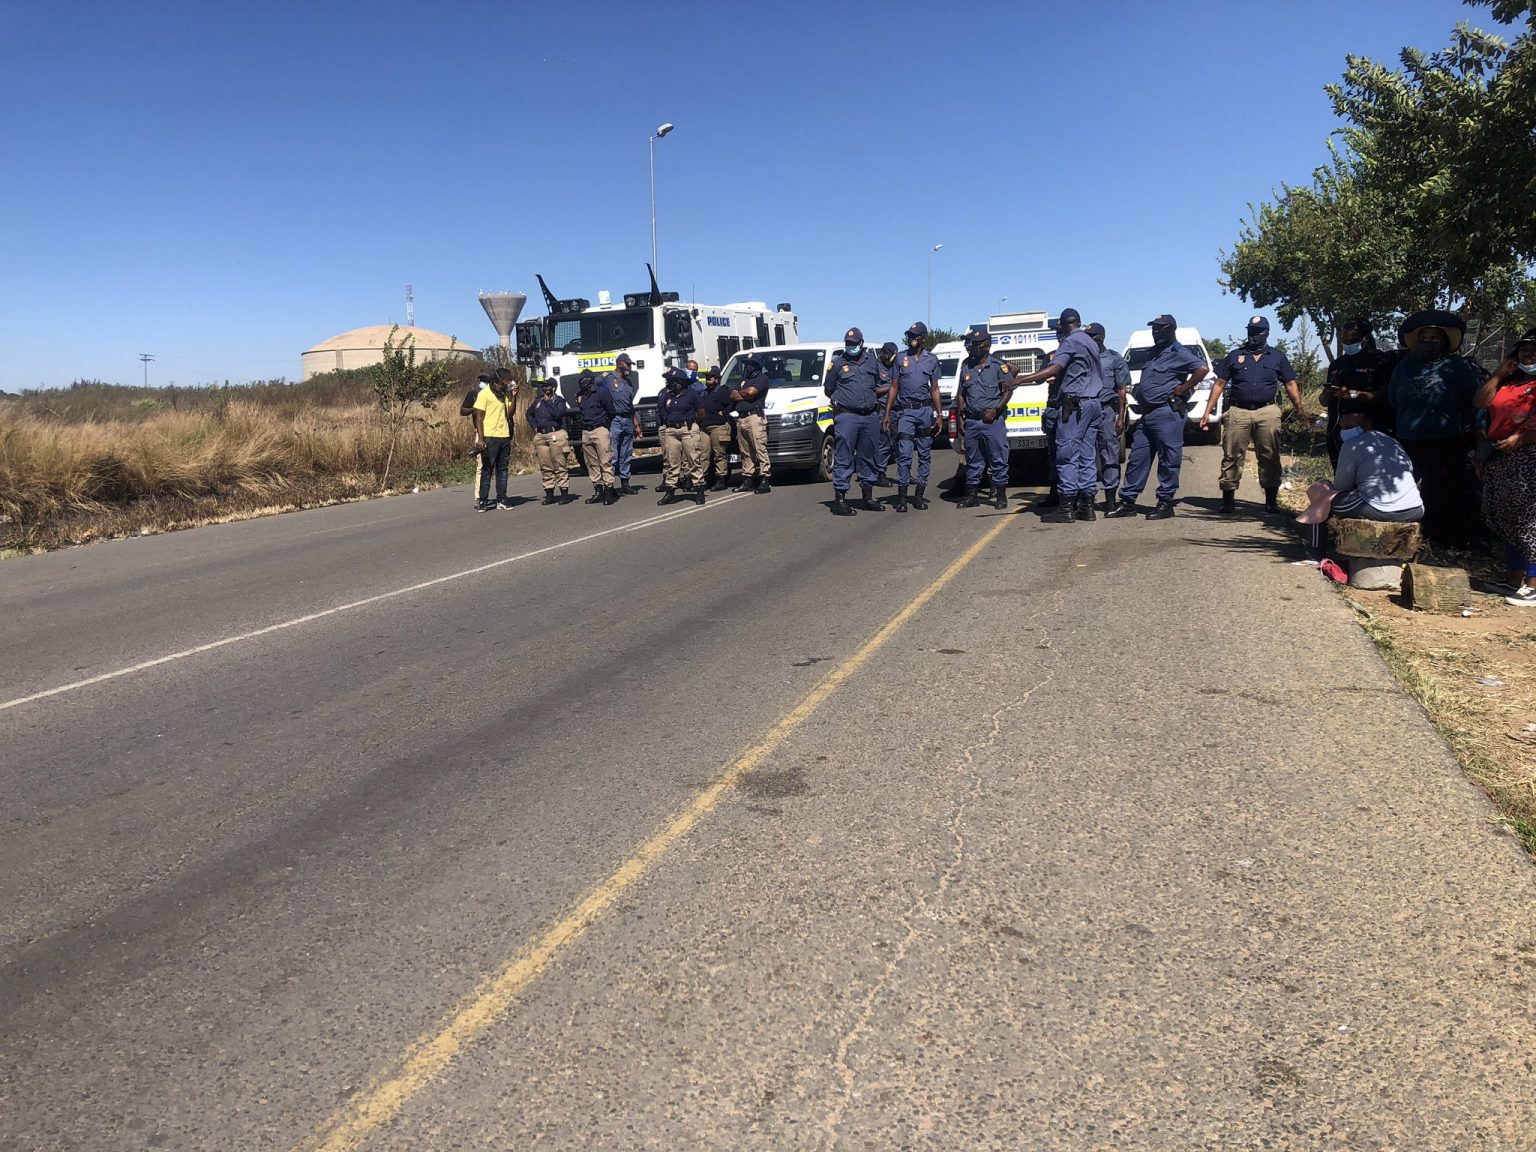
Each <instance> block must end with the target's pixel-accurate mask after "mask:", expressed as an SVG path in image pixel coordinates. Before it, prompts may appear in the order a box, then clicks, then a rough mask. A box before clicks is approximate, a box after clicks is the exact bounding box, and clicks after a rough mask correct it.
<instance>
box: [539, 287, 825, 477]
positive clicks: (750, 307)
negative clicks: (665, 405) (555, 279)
mask: <svg viewBox="0 0 1536 1152" xmlns="http://www.w3.org/2000/svg"><path fill="white" fill-rule="evenodd" d="M647 270H649V265H647ZM537 279H538V281H539V288H540V290H541V291H542V292H543V293H544V303H545V305H546V307H547V309H548V314H547V315H545V316H541V317H538V318H536V319H533V320H525V321H523V322H522V323H520V324H518V325H517V360H518V363H520V364H523V365H526V366H527V368H528V370H529V372H530V373H531V374H532V375H533V376H536V377H543V378H544V379H554V380H557V381H558V382H559V386H560V391H561V392H562V393H563V394H564V395H565V397H566V399H567V400H569V401H572V402H574V401H575V399H576V388H577V380H578V378H579V377H580V375H581V373H582V372H583V371H587V370H590V371H592V372H594V373H597V374H599V375H603V374H606V373H609V372H612V371H613V369H614V364H615V362H616V361H617V360H618V357H619V355H620V354H621V353H628V354H629V358H630V359H631V360H632V361H633V362H634V380H635V382H636V389H635V409H636V413H637V415H638V416H639V417H640V438H639V439H638V440H637V441H636V444H637V445H638V446H642V447H644V446H649V445H654V444H656V443H657V442H658V441H657V435H656V395H657V393H658V392H660V391H661V386H662V384H661V374H662V372H663V371H665V370H666V368H667V367H668V366H669V365H673V364H683V363H685V362H687V361H688V360H690V359H693V360H697V361H698V362H699V369H700V371H701V372H702V371H704V370H705V369H708V368H717V367H719V366H720V365H721V364H723V363H724V362H725V361H726V360H728V359H730V357H731V356H732V355H733V354H734V353H736V352H738V351H740V350H742V349H747V348H763V347H778V346H781V345H785V344H792V343H794V342H795V340H796V339H798V337H799V329H798V321H797V319H796V317H795V313H794V310H793V308H792V307H791V306H790V305H789V304H780V305H779V306H778V307H777V308H769V307H768V305H767V304H764V303H761V302H759V301H752V302H747V303H741V304H693V303H685V302H683V301H682V300H680V299H679V298H678V294H677V293H676V292H663V291H661V289H660V287H659V286H658V285H657V283H656V276H655V273H654V272H653V273H651V277H650V279H651V286H650V288H649V289H648V290H647V291H643V292H631V293H626V294H625V295H624V297H623V299H622V301H621V302H617V303H616V302H614V301H613V300H612V298H611V297H610V295H609V294H608V293H607V292H599V293H598V297H597V303H596V304H593V303H592V302H591V301H589V300H586V299H584V298H580V297H577V298H561V297H557V296H556V295H555V294H554V293H553V292H551V291H550V290H549V285H547V284H546V283H545V282H544V277H543V276H538V277H537ZM571 419H572V421H573V424H574V429H573V431H572V440H573V441H574V440H578V439H579V437H580V426H579V425H580V419H579V416H574V415H573V417H571Z"/></svg>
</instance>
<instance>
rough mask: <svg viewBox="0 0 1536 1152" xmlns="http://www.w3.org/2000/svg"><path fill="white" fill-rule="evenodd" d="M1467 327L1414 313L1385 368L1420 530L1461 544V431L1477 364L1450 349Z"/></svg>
mask: <svg viewBox="0 0 1536 1152" xmlns="http://www.w3.org/2000/svg"><path fill="white" fill-rule="evenodd" d="M1466 330H1467V326H1466V322H1465V321H1463V320H1462V318H1461V317H1460V316H1457V315H1456V314H1455V313H1454V312H1418V313H1415V314H1414V315H1412V316H1410V317H1408V319H1406V320H1404V321H1403V326H1402V327H1401V328H1400V329H1398V336H1399V338H1400V339H1401V340H1402V342H1403V347H1404V348H1406V349H1407V350H1408V355H1407V356H1405V357H1404V358H1403V359H1402V360H1400V361H1399V362H1398V364H1397V367H1396V368H1394V369H1393V370H1392V379H1391V382H1390V383H1389V384H1388V385H1387V400H1388V402H1389V403H1390V404H1391V405H1392V412H1393V416H1394V419H1395V421H1396V430H1397V440H1398V443H1400V444H1401V445H1402V446H1403V451H1405V452H1407V453H1408V459H1410V460H1412V461H1413V471H1414V473H1415V475H1417V477H1418V480H1419V492H1420V494H1421V495H1422V496H1423V498H1424V535H1425V536H1427V537H1429V539H1430V540H1431V541H1432V542H1434V543H1437V544H1463V543H1465V542H1466V537H1467V533H1466V531H1465V528H1464V527H1458V523H1459V522H1458V519H1457V516H1456V508H1457V505H1458V503H1459V501H1460V497H1461V489H1462V483H1463V477H1464V475H1465V473H1466V469H1467V449H1468V439H1467V430H1468V428H1469V427H1470V426H1471V423H1472V397H1473V396H1474V395H1475V394H1476V393H1477V389H1478V384H1479V383H1480V381H1479V380H1478V376H1477V370H1476V369H1475V368H1473V367H1472V365H1471V363H1470V362H1468V361H1467V360H1465V359H1463V358H1462V357H1460V356H1457V355H1455V353H1456V351H1457V350H1458V349H1459V348H1460V347H1461V341H1462V337H1463V336H1465V334H1466Z"/></svg>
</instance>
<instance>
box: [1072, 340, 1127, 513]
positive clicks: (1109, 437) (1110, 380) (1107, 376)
mask: <svg viewBox="0 0 1536 1152" xmlns="http://www.w3.org/2000/svg"><path fill="white" fill-rule="evenodd" d="M1083 331H1084V332H1086V333H1088V335H1090V336H1092V337H1093V342H1094V343H1095V344H1097V345H1098V346H1099V366H1100V367H1101V368H1103V370H1104V391H1102V392H1100V393H1099V407H1100V409H1101V411H1100V412H1099V437H1098V439H1099V483H1100V484H1102V485H1104V511H1106V512H1111V511H1113V510H1114V507H1115V495H1116V492H1117V490H1118V489H1119V487H1120V442H1121V440H1122V439H1123V438H1124V436H1125V419H1126V409H1125V404H1126V396H1127V395H1128V393H1129V392H1130V388H1131V369H1130V365H1128V364H1127V363H1126V362H1125V357H1124V356H1122V355H1120V353H1118V352H1116V351H1115V350H1114V349H1113V348H1106V347H1105V346H1104V325H1102V324H1090V325H1088V327H1086V328H1084V329H1083Z"/></svg>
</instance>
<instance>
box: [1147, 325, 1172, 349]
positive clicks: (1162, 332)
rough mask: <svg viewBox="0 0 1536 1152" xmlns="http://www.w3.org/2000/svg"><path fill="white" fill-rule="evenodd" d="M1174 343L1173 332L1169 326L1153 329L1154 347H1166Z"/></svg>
mask: <svg viewBox="0 0 1536 1152" xmlns="http://www.w3.org/2000/svg"><path fill="white" fill-rule="evenodd" d="M1172 343H1173V332H1172V331H1170V330H1169V329H1167V328H1154V329H1152V346H1153V347H1154V348H1166V347H1168V345H1170V344H1172Z"/></svg>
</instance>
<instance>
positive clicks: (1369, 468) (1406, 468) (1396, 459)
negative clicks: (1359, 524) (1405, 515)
mask: <svg viewBox="0 0 1536 1152" xmlns="http://www.w3.org/2000/svg"><path fill="white" fill-rule="evenodd" d="M1333 488H1334V491H1336V492H1338V493H1339V494H1340V495H1343V494H1344V493H1346V492H1354V491H1358V492H1359V493H1360V495H1361V497H1362V498H1363V499H1364V500H1365V502H1366V503H1367V504H1369V505H1370V506H1371V507H1372V508H1374V509H1376V511H1378V512H1406V511H1408V510H1409V509H1411V508H1421V507H1423V505H1424V501H1423V498H1422V497H1420V495H1419V486H1418V485H1417V484H1415V483H1414V481H1413V464H1412V462H1411V461H1410V460H1409V459H1408V453H1406V452H1404V451H1403V446H1402V445H1401V444H1399V443H1398V442H1397V441H1396V440H1394V439H1392V437H1390V436H1388V435H1387V434H1386V433H1385V432H1377V431H1376V430H1375V429H1370V430H1368V431H1365V432H1362V433H1360V435H1358V436H1356V437H1355V438H1354V439H1353V440H1346V441H1344V445H1343V447H1341V448H1340V449H1339V466H1338V467H1337V468H1336V469H1335V470H1334V473H1333Z"/></svg>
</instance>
